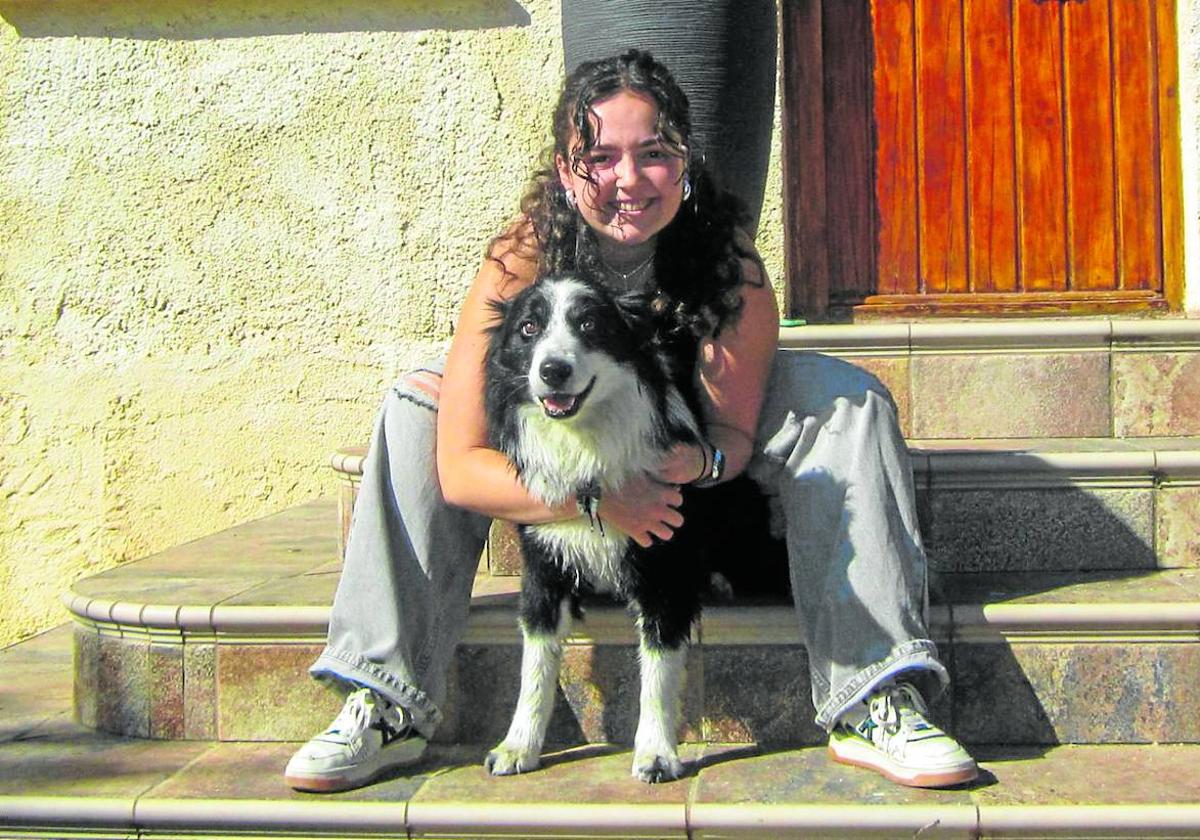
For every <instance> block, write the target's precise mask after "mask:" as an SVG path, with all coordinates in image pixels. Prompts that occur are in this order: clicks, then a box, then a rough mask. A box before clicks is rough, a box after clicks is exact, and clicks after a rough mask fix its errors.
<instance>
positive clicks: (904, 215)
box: [826, 0, 918, 294]
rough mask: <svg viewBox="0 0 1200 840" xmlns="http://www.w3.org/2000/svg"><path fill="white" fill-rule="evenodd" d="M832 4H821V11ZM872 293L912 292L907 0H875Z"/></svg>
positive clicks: (912, 117) (912, 141) (913, 187)
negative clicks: (874, 287) (875, 210)
mask: <svg viewBox="0 0 1200 840" xmlns="http://www.w3.org/2000/svg"><path fill="white" fill-rule="evenodd" d="M831 5H836V3H827V4H826V8H829V7H830V6H831ZM872 28H873V32H874V37H875V72H874V76H873V78H874V101H875V132H876V135H875V161H876V163H875V193H876V201H877V210H878V212H877V213H876V216H875V231H876V237H877V248H878V251H877V254H878V257H877V260H876V271H877V276H876V284H877V285H876V291H877V292H878V293H879V294H906V293H907V294H915V293H916V292H917V291H918V285H917V269H918V261H917V254H918V247H917V246H918V243H917V223H918V217H917V213H918V210H917V148H916V146H917V143H916V132H915V121H916V113H915V111H916V107H915V99H916V97H915V91H914V79H913V45H914V35H913V0H875V3H874V4H873V27H872Z"/></svg>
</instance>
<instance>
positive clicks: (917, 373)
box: [911, 352, 1111, 438]
mask: <svg viewBox="0 0 1200 840" xmlns="http://www.w3.org/2000/svg"><path fill="white" fill-rule="evenodd" d="M911 372H912V373H911V376H912V401H913V408H912V428H911V435H912V436H913V437H915V438H971V437H982V438H989V437H992V438H1023V437H1108V436H1109V435H1110V433H1111V418H1110V416H1109V404H1108V391H1109V362H1108V354H1107V353H1094V352H1093V353H1054V354H1034V353H1031V354H1009V353H1003V354H961V355H922V354H918V355H914V356H913V358H912V363H911Z"/></svg>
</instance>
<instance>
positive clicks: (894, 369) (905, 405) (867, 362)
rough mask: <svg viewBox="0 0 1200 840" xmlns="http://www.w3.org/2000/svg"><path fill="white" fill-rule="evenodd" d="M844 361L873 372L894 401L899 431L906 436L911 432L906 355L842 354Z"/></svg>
mask: <svg viewBox="0 0 1200 840" xmlns="http://www.w3.org/2000/svg"><path fill="white" fill-rule="evenodd" d="M842 359H843V360H844V361H847V362H850V363H851V364H852V365H857V366H858V367H860V368H863V369H864V370H866V371H869V372H871V373H873V374H874V375H875V376H877V377H878V378H879V381H880V382H882V383H883V384H884V386H885V387H887V389H888V391H890V392H891V394H892V399H893V400H895V401H896V409H897V413H898V415H899V420H900V431H901V433H903V434H904V436H905V437H907V436H908V435H909V434H911V433H912V389H911V387H910V385H909V365H910V360H909V358H908V357H907V356H901V357H897V356H843V357H842Z"/></svg>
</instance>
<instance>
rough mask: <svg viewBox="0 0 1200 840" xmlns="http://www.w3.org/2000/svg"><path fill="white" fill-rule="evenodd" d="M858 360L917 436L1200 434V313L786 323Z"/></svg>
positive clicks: (800, 342) (815, 345)
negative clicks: (1195, 315)
mask: <svg viewBox="0 0 1200 840" xmlns="http://www.w3.org/2000/svg"><path fill="white" fill-rule="evenodd" d="M780 345H781V346H782V347H785V348H788V349H792V350H808V351H818V352H822V353H828V354H830V355H834V356H838V357H841V358H844V359H846V360H847V361H850V362H853V363H855V364H858V365H861V366H862V367H865V368H867V369H868V370H870V371H871V372H873V373H874V374H876V375H877V376H878V377H879V378H880V379H881V380H882V381H883V382H884V383H885V384H886V385H887V386H888V388H890V389H891V391H892V394H893V396H894V397H895V398H896V403H897V405H898V407H899V409H900V424H901V428H902V430H903V431H904V433H905V435H906V436H907V437H910V438H925V439H950V440H953V439H960V438H969V439H976V440H978V439H985V438H1000V439H1003V438H1094V437H1099V438H1118V439H1119V438H1136V437H1162V436H1179V435H1200V320H1197V319H1192V320H1188V319H1178V320H1137V319H1120V318H1097V319H1082V318H1076V319H1069V320H1054V319H1045V320H1042V319H1026V320H1011V321H968V322H954V321H929V322H926V323H913V324H892V323H881V324H855V325H846V326H808V327H795V328H789V329H784V330H783V331H782V333H781V336H780Z"/></svg>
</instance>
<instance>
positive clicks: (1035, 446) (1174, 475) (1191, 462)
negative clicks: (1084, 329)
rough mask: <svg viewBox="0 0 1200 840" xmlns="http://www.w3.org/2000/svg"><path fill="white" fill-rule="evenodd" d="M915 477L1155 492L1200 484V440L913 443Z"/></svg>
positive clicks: (965, 483) (932, 482)
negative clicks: (1154, 488)
mask: <svg viewBox="0 0 1200 840" xmlns="http://www.w3.org/2000/svg"><path fill="white" fill-rule="evenodd" d="M909 452H910V457H911V458H912V464H913V472H914V474H915V475H916V476H917V480H918V482H919V483H920V482H921V481H922V479H923V480H924V481H926V482H927V483H928V485H929V486H930V487H931V488H935V489H936V488H937V487H946V488H951V487H954V488H968V487H980V488H985V487H986V488H991V487H1001V486H1006V487H1007V486H1031V487H1037V486H1043V485H1047V484H1051V485H1053V484H1087V483H1092V482H1105V483H1110V484H1116V485H1129V484H1135V485H1141V484H1144V485H1146V486H1153V485H1157V484H1164V483H1195V482H1197V481H1200V438H1195V437H1183V438H1174V439H1171V440H1169V441H1168V440H1163V441H1155V440H1143V441H1139V442H1138V443H1136V444H1134V443H1129V442H1125V441H1114V440H1110V439H1107V438H1074V439H1059V440H1056V441H1054V442H1053V444H1052V445H1051V444H1048V443H1047V442H1046V441H1040V440H1033V439H1013V440H1006V441H1003V442H991V443H989V444H988V445H986V446H984V445H980V444H979V443H978V442H975V441H970V440H939V441H925V440H914V441H909Z"/></svg>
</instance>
